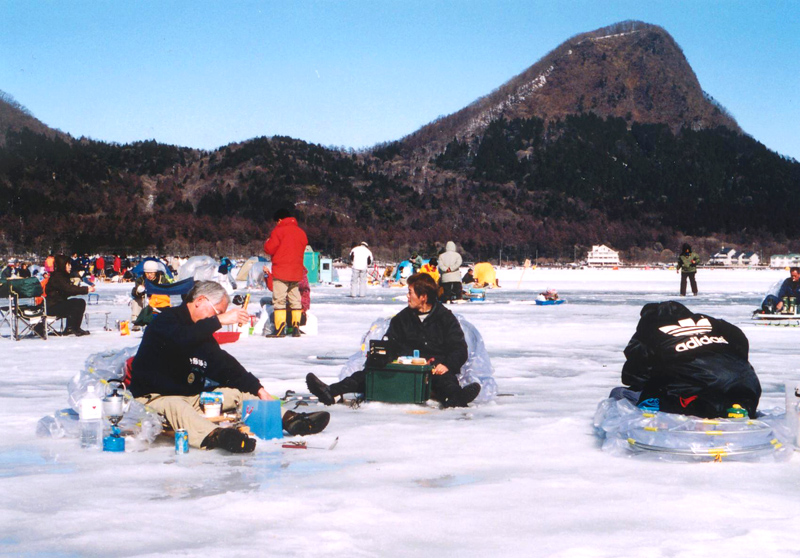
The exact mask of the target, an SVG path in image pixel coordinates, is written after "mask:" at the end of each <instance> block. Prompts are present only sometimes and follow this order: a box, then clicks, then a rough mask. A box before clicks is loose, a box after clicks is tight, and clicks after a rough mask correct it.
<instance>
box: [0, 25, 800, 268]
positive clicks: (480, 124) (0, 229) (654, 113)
mask: <svg viewBox="0 0 800 558" xmlns="http://www.w3.org/2000/svg"><path fill="white" fill-rule="evenodd" d="M4 114H5V115H6V116H3V115H4ZM9 115H10V116H9ZM0 118H3V120H0V124H2V128H0V135H2V136H3V139H4V142H3V143H0V254H1V253H3V252H21V251H24V250H35V251H38V252H39V253H43V252H46V251H49V250H56V251H60V250H73V249H77V250H79V251H84V250H88V251H97V250H100V249H116V250H120V251H147V252H153V251H158V252H162V251H167V252H170V253H183V254H187V253H192V254H194V253H210V254H219V255H252V254H255V253H260V252H261V245H262V243H263V240H264V238H265V236H266V235H267V234H268V233H269V230H270V228H271V225H272V223H271V216H272V214H273V213H274V212H275V211H276V210H277V209H279V208H282V207H294V210H295V212H296V214H297V216H298V220H299V221H300V223H301V225H302V226H303V227H304V228H305V229H306V231H307V233H308V236H309V239H310V241H311V244H312V245H313V246H314V247H315V248H316V249H319V250H321V251H323V252H324V253H327V254H331V255H334V256H339V255H343V254H347V253H348V252H349V249H350V247H352V246H353V245H354V244H355V243H358V242H360V241H363V240H366V241H367V242H369V244H370V246H371V247H374V250H373V251H374V252H375V253H376V255H377V256H378V257H380V258H384V259H387V260H395V261H397V260H399V259H402V258H404V257H407V256H408V255H409V254H410V253H411V252H412V251H420V252H422V253H424V254H427V255H433V254H435V253H437V252H438V250H439V249H440V248H441V247H442V246H443V244H444V243H445V242H446V241H448V240H454V241H456V242H457V243H458V244H459V246H460V248H461V249H462V252H463V253H464V256H465V259H467V260H483V259H495V260H496V259H497V257H498V256H499V255H500V254H501V253H502V255H503V258H504V259H508V258H512V259H517V260H522V259H525V258H533V257H535V256H536V255H538V256H539V257H540V259H543V260H550V261H562V262H563V261H572V260H573V258H574V257H575V254H576V253H582V252H583V251H584V250H586V249H588V248H589V247H590V246H591V245H592V244H608V245H610V246H612V247H614V248H615V249H617V250H621V251H622V252H623V257H624V258H625V259H626V261H655V260H660V261H670V260H672V259H673V257H674V251H675V250H676V249H677V248H678V246H679V245H680V244H681V243H682V242H684V241H686V240H689V241H690V242H691V243H692V244H694V245H695V248H696V249H699V251H700V253H701V255H704V254H708V255H710V253H713V252H715V251H716V250H717V249H718V248H719V246H720V245H721V244H724V245H725V246H728V247H734V248H745V249H748V250H753V249H758V248H761V249H763V250H764V252H765V253H769V252H776V251H777V252H780V251H797V242H798V241H799V240H800V221H798V220H797V218H796V216H797V215H798V214H800V197H798V196H797V195H796V194H797V192H798V191H800V163H798V162H797V161H794V160H791V159H786V158H784V157H781V156H780V155H778V154H776V153H774V152H771V151H769V150H768V149H767V148H766V147H764V146H763V145H762V144H760V143H759V142H758V141H756V140H755V139H753V138H751V137H749V136H747V135H746V134H744V133H743V132H742V130H740V128H739V127H738V125H737V124H736V122H735V121H734V120H733V118H731V117H730V116H729V115H728V114H727V112H726V111H725V110H724V109H723V108H722V107H720V106H718V105H717V104H716V103H715V102H714V101H713V100H712V98H711V97H710V96H709V95H707V94H705V93H704V92H703V91H702V89H701V87H700V85H699V83H698V80H697V77H696V76H695V75H694V72H693V71H692V69H691V67H690V66H689V64H688V63H687V61H686V59H685V57H684V56H683V54H682V53H681V50H680V48H679V47H678V45H676V44H675V41H674V40H673V39H672V38H671V37H670V36H669V34H668V33H666V31H664V30H663V29H661V28H659V27H656V26H652V25H647V24H643V23H640V22H625V23H622V24H618V25H615V26H611V27H609V28H604V29H600V30H597V31H593V32H591V33H586V34H583V35H579V36H577V37H575V38H573V39H570V40H568V41H567V42H565V43H564V44H562V45H561V46H559V47H557V48H556V49H555V50H553V51H552V52H551V53H549V54H548V55H546V56H545V57H544V58H543V59H542V60H540V61H539V62H537V63H536V64H534V65H533V66H532V67H531V68H530V69H528V70H527V71H525V72H523V73H522V74H520V75H519V76H517V77H515V78H513V79H511V80H510V81H509V82H508V83H506V84H504V85H503V86H501V87H500V88H498V89H497V90H495V91H494V92H492V93H490V94H489V95H487V96H486V97H483V98H481V99H478V100H477V101H475V102H474V103H472V104H470V105H469V106H468V107H465V108H464V109H463V110H461V111H458V112H457V113H455V114H453V115H450V116H447V117H444V118H441V119H438V120H437V121H435V122H432V123H430V124H429V125H427V126H424V127H423V128H421V129H420V130H418V131H417V132H415V133H413V134H410V135H409V136H407V137H405V138H402V139H399V140H398V141H395V142H391V143H387V144H383V145H379V146H375V147H374V148H373V149H371V150H368V151H365V152H361V153H356V152H343V151H337V150H331V149H326V148H324V147H321V146H319V145H313V144H309V143H307V142H304V141H301V140H297V139H292V138H288V137H281V136H275V137H272V138H267V137H260V138H254V139H251V140H248V141H244V142H240V143H233V144H230V145H227V146H223V147H220V148H219V149H216V150H214V151H213V152H207V151H200V150H195V149H188V148H183V147H178V146H171V145H163V144H159V143H157V142H155V141H144V142H136V143H132V144H127V145H117V144H108V143H104V142H98V141H93V140H89V139H85V138H82V139H80V140H73V139H72V138H70V137H69V136H65V135H63V134H60V133H58V132H56V131H55V130H52V129H50V128H47V127H46V126H45V125H44V124H42V123H41V122H38V121H37V120H35V119H33V117H31V116H30V115H29V114H27V112H26V111H24V109H22V108H21V107H20V106H19V105H18V104H15V102H13V100H12V102H9V101H8V98H6V100H5V104H0Z"/></svg>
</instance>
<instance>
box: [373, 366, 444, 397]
mask: <svg viewBox="0 0 800 558" xmlns="http://www.w3.org/2000/svg"><path fill="white" fill-rule="evenodd" d="M366 372H367V387H366V393H365V394H364V396H365V397H366V399H367V401H383V402H385V403H424V402H425V401H427V400H428V399H430V397H431V366H430V365H429V364H424V365H416V364H387V365H386V366H385V367H383V368H380V369H369V368H368V369H367V370H366Z"/></svg>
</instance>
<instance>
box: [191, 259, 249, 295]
mask: <svg viewBox="0 0 800 558" xmlns="http://www.w3.org/2000/svg"><path fill="white" fill-rule="evenodd" d="M178 278H180V279H181V280H184V279H190V278H191V279H194V280H195V281H214V282H215V283H219V284H220V285H222V286H223V287H224V288H225V290H226V291H228V293H232V292H233V289H234V288H236V287H235V285H234V284H232V282H231V281H232V279H233V278H232V277H231V276H230V274H228V275H223V274H221V273H220V272H219V264H218V263H217V261H216V260H215V259H214V258H212V257H211V256H193V257H191V258H189V259H188V260H186V263H185V264H183V265H182V266H181V267H180V269H179V270H178Z"/></svg>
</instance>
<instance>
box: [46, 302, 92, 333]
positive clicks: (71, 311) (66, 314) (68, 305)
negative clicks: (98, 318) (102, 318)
mask: <svg viewBox="0 0 800 558" xmlns="http://www.w3.org/2000/svg"><path fill="white" fill-rule="evenodd" d="M85 310H86V301H85V300H84V299H82V298H68V299H67V300H65V301H63V302H59V303H58V304H53V305H52V306H51V305H49V304H48V305H47V315H48V316H58V317H59V318H66V319H67V327H68V328H71V329H77V328H79V327H80V326H81V321H82V320H83V312H84V311H85Z"/></svg>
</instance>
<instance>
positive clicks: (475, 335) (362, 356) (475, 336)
mask: <svg viewBox="0 0 800 558" xmlns="http://www.w3.org/2000/svg"><path fill="white" fill-rule="evenodd" d="M454 315H455V317H456V318H457V319H458V323H459V324H461V329H462V330H463V331H464V338H465V339H466V341H467V349H468V352H469V356H468V357H467V362H466V363H464V366H462V367H461V376H460V378H459V383H460V384H461V385H462V386H465V385H467V384H471V383H473V382H477V383H479V384H480V385H481V392H480V394H479V395H478V397H477V398H476V399H475V402H476V403H486V402H487V401H491V400H492V399H494V397H495V396H496V395H497V382H496V381H495V379H494V368H492V362H491V360H490V359H489V353H488V352H487V351H486V346H485V345H484V344H483V337H481V334H480V332H478V330H477V329H476V328H475V326H473V325H472V324H471V323H469V322H468V321H467V320H466V319H464V317H462V316H461V315H460V314H454ZM390 322H391V318H378V319H377V320H375V321H374V322H372V325H370V327H369V330H367V332H366V333H365V334H364V336H363V337H362V338H361V348H360V350H359V351H358V352H357V353H355V354H353V355H352V356H351V357H350V358H349V359H347V362H346V363H345V365H344V367H342V370H341V371H340V372H339V379H340V380H341V379H344V378H346V377H348V376H350V375H351V374H353V373H354V372H358V371H359V370H363V368H364V364H365V362H366V361H367V350H368V349H369V342H370V341H371V340H373V339H376V340H377V339H382V338H383V336H384V335H386V331H387V330H388V329H389V323H390Z"/></svg>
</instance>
